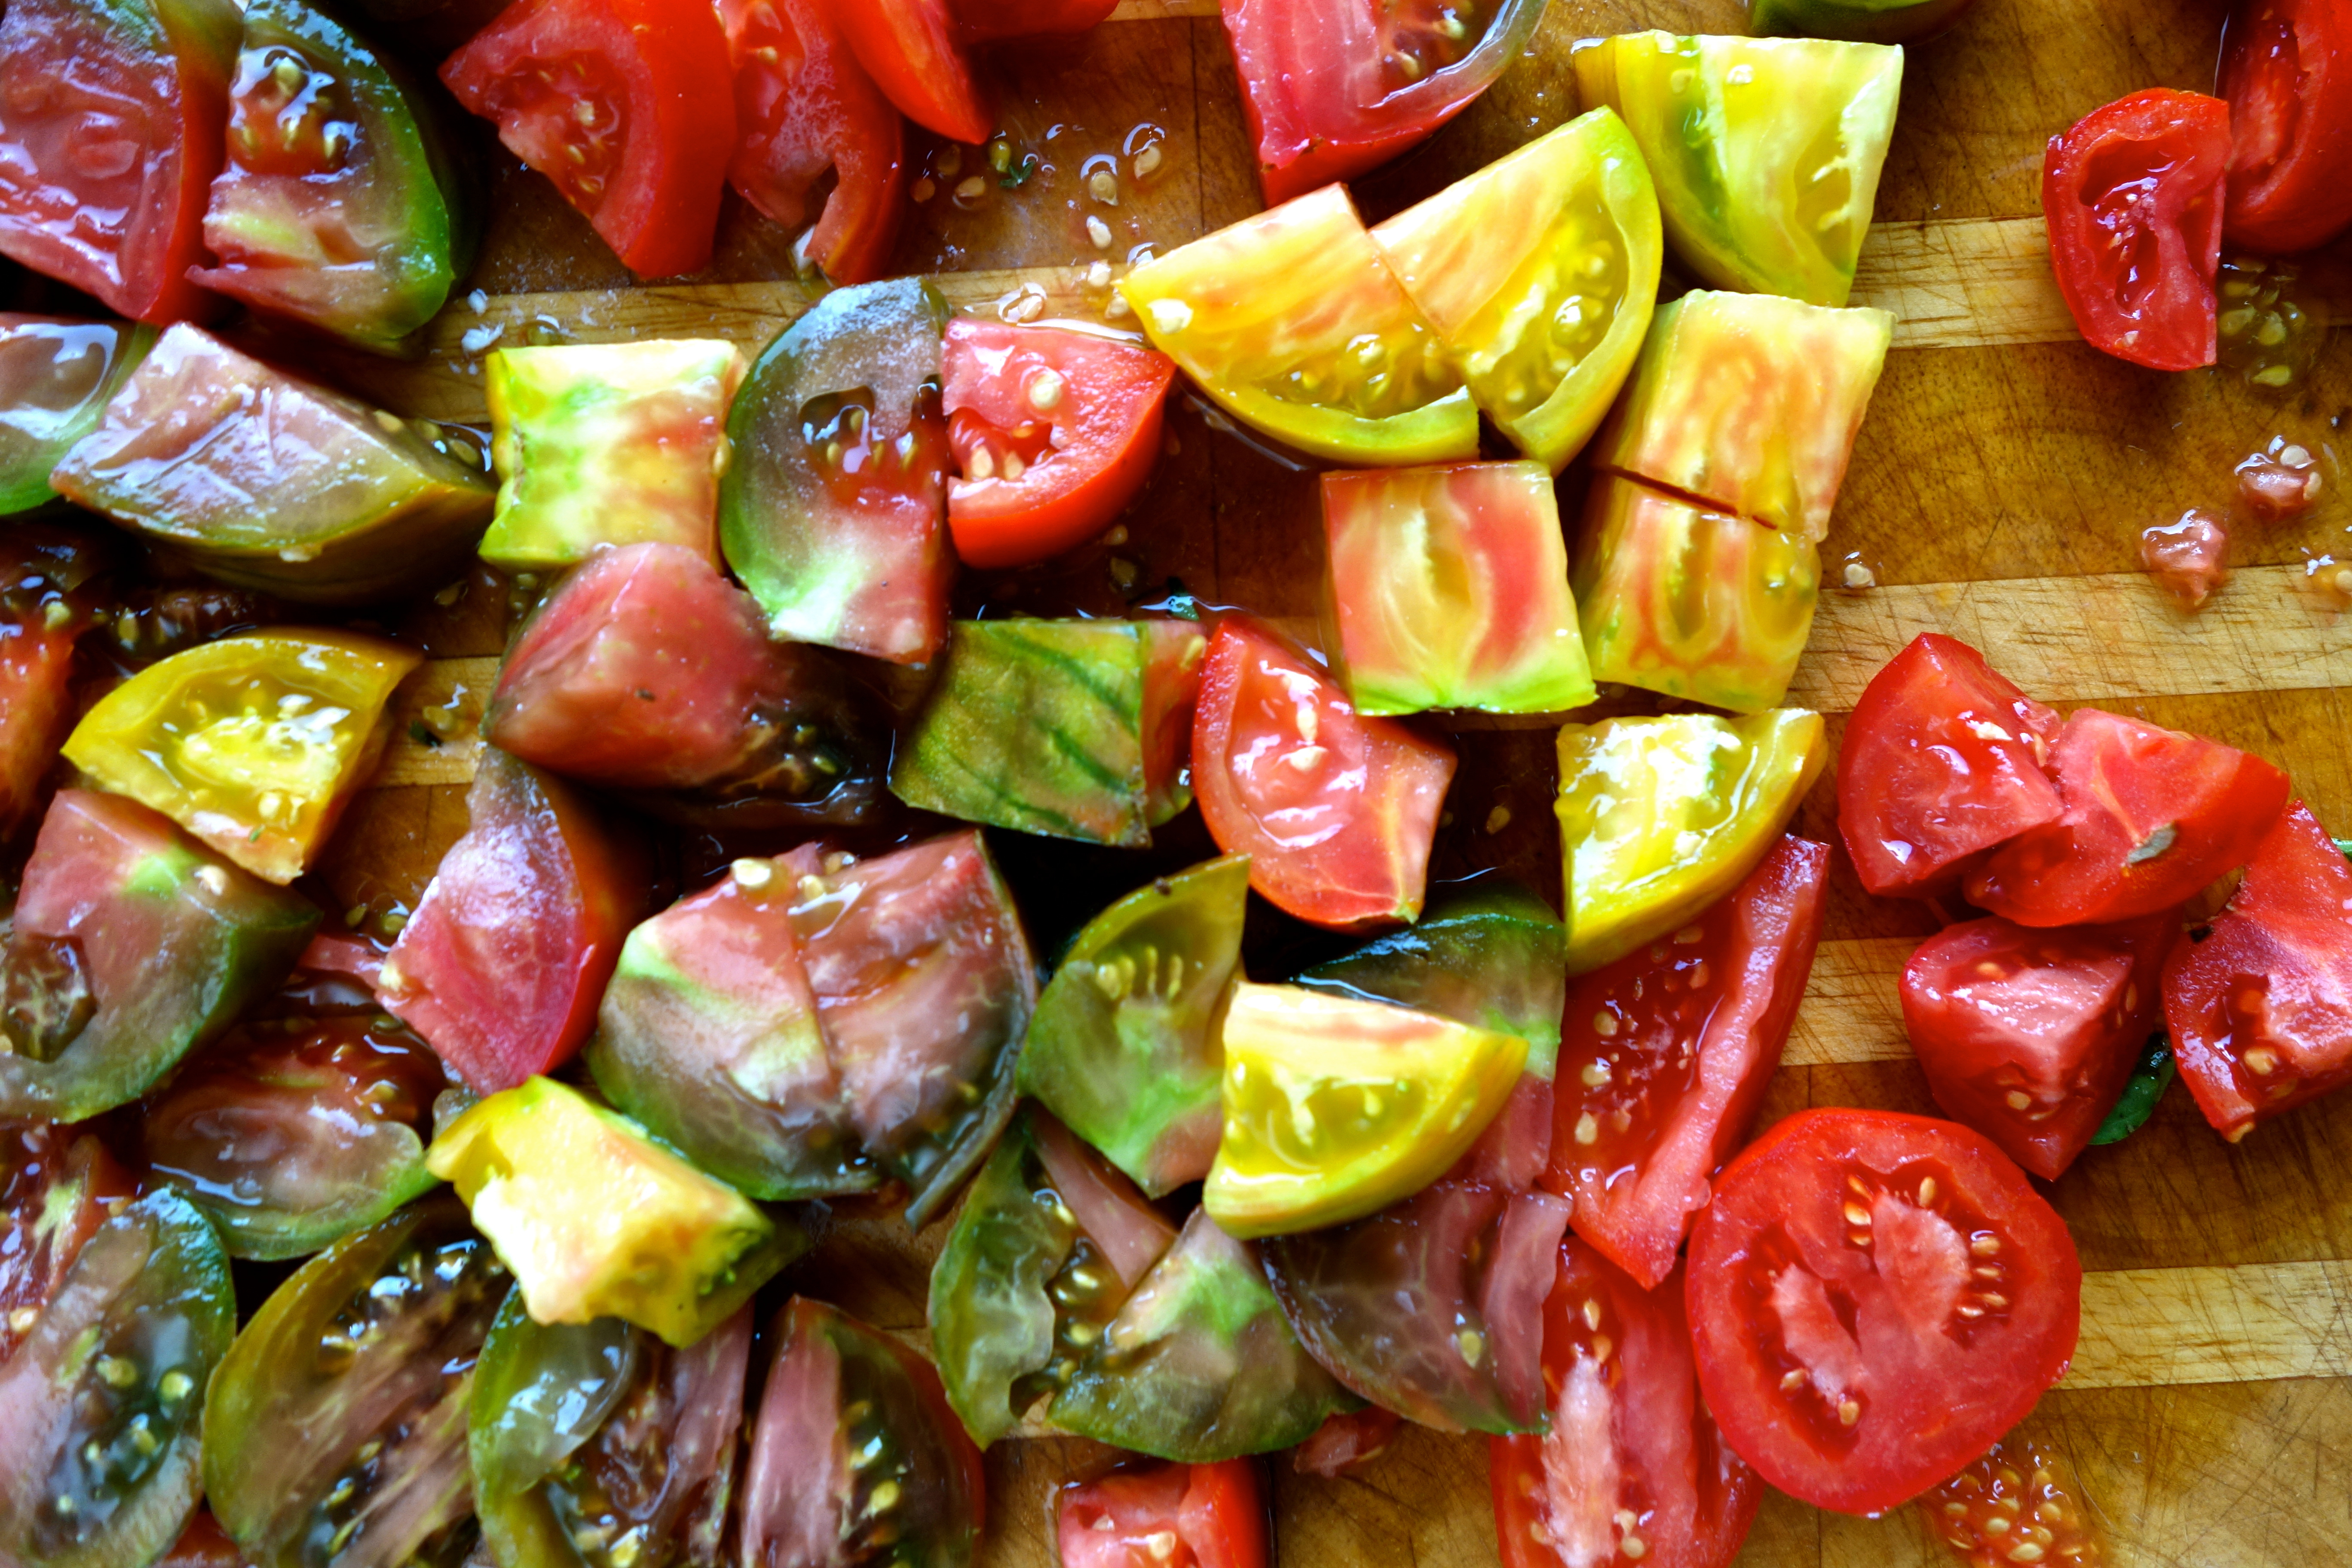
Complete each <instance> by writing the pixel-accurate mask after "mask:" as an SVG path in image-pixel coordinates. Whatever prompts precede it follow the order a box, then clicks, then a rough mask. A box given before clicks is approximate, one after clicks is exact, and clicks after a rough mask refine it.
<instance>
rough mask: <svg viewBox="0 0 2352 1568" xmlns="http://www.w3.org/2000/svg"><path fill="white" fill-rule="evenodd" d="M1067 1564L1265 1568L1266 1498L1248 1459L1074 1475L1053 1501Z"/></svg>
mask: <svg viewBox="0 0 2352 1568" xmlns="http://www.w3.org/2000/svg"><path fill="white" fill-rule="evenodd" d="M1054 1537H1055V1545H1056V1546H1057V1547H1058V1548H1059V1549H1060V1552H1061V1561H1062V1568H1265V1562H1266V1541H1265V1494H1264V1492H1263V1491H1262V1489H1260V1488H1259V1486H1258V1479H1257V1466H1256V1464H1255V1462H1254V1461H1252V1460H1249V1459H1226V1460H1223V1461H1222V1462H1220V1463H1217V1464H1213V1465H1158V1466H1153V1467H1150V1468H1144V1469H1131V1470H1113V1471H1112V1472H1111V1473H1110V1474H1108V1475H1107V1476H1100V1477H1097V1478H1096V1479H1093V1480H1091V1481H1073V1482H1071V1483H1070V1484H1069V1485H1067V1486H1066V1487H1064V1488H1063V1489H1062V1490H1061V1493H1060V1495H1059V1496H1058V1497H1056V1498H1055V1500H1054Z"/></svg>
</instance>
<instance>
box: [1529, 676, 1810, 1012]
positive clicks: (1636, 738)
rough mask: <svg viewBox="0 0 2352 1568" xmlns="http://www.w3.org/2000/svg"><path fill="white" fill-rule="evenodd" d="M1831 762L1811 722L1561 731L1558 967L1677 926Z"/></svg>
mask: <svg viewBox="0 0 2352 1568" xmlns="http://www.w3.org/2000/svg"><path fill="white" fill-rule="evenodd" d="M1828 761H1829V744H1828V742H1827V740H1826V739H1825V726H1824V725H1823V724H1822V716H1821V715H1820V714H1818V713H1809V712H1806V711H1804V710H1801V709H1794V708H1776V709H1773V710H1770V711H1769V712H1764V713H1758V714H1754V715H1751V716H1749V717H1748V718H1744V719H1718V718H1716V717H1715V716H1713V715H1711V714H1700V713H1683V714H1675V715H1674V716H1672V717H1668V718H1662V719H1607V720H1603V721H1601V722H1600V723H1598V724H1570V725H1569V726H1567V727H1566V728H1564V729H1562V730H1561V731H1560V732H1559V804H1558V805H1556V806H1555V807H1554V808H1553V809H1554V811H1555V813H1556V814H1557V815H1558V816H1559V834H1560V849H1561V856H1562V858H1563V859H1564V860H1565V862H1566V868H1565V876H1566V883H1567V893H1568V899H1567V911H1568V972H1569V973H1570V974H1582V973H1586V972H1587V971H1589V970H1593V969H1598V968H1600V967H1601V965H1602V964H1604V963H1609V962H1610V961H1612V959H1616V958H1621V957H1622V956H1624V955H1625V954H1626V953H1629V952H1633V950H1634V949H1635V948H1637V947H1640V946H1641V945H1642V944H1643V943H1644V942H1655V941H1657V940H1658V939H1659V938H1661V937H1664V936H1667V935H1669V934H1671V933H1673V932H1675V931H1679V930H1680V929H1681V928H1682V927H1683V926H1684V925H1685V924H1687V923H1688V922H1689V921H1691V919H1692V918H1693V917H1694V916H1696V914H1697V913H1698V912H1699V911H1700V910H1703V909H1705V908H1706V907H1707V906H1708V905H1709V904H1712V903H1714V902H1715V901H1716V900H1717V899H1720V898H1721V897H1723V896H1724V895H1725V894H1726V893H1727V892H1729V891H1730V890H1731V889H1733V888H1734V887H1736V886H1738V883H1739V881H1740V879H1742V878H1744V877H1746V876H1747V875H1748V872H1750V871H1752V870H1754V869H1755V868H1756V864H1757V862H1758V861H1759V860H1761V859H1763V858H1764V857H1765V855H1766V853H1767V852H1769V850H1770V849H1771V847H1772V846H1773V844H1774V843H1776V842H1777V841H1778V840H1779V838H1780V832H1781V830H1782V829H1783V828H1785V827H1787V826H1788V825H1789V819H1790V817H1791V816H1795V815H1796V811H1797V806H1798V805H1799V804H1800V803H1801V801H1802V800H1803V799H1804V795H1805V792H1806V791H1807V790H1808V789H1810V788H1811V787H1812V784H1813V781H1814V780H1815V779H1817V778H1819V777H1820V776H1821V773H1822V768H1823V766H1825V765H1826V764H1827V763H1828Z"/></svg>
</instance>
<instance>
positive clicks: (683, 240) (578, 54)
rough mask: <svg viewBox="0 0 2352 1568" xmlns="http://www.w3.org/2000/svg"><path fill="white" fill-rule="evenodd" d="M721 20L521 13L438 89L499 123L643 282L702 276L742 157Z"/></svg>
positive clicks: (548, 3)
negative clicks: (736, 160)
mask: <svg viewBox="0 0 2352 1568" xmlns="http://www.w3.org/2000/svg"><path fill="white" fill-rule="evenodd" d="M728 67H729V60H728V54H727V32H726V28H725V27H724V26H722V25H721V24H720V22H719V13H718V10H717V9H716V8H715V7H714V6H711V5H676V4H674V3H673V0H522V3H521V4H520V5H513V6H510V7H509V9H507V10H506V11H504V12H502V13H501V14H500V15H499V18H498V20H496V21H494V22H492V23H491V24H490V25H489V26H488V27H486V28H484V29H483V30H482V31H481V32H479V33H478V34H476V35H475V36H474V39H473V41H472V42H471V43H469V44H467V46H466V47H464V48H462V49H460V50H458V51H457V53H456V54H454V55H452V56H450V57H449V58H448V59H447V60H446V61H445V62H444V63H443V65H442V67H441V79H442V81H443V82H445V83H446V84H447V86H448V89H449V90H450V91H451V92H453V93H455V94H457V101H458V102H459V103H461V104H463V105H465V106H466V108H467V110H469V111H471V112H473V113H475V114H478V115H480V116H482V117H483V118H484V119H486V120H491V121H497V123H498V127H499V141H500V142H504V143H505V144H506V146H507V149H508V150H509V152H511V153H514V154H515V155H516V156H517V157H519V158H520V159H521V160H522V161H523V162H524V163H528V164H530V166H531V167H532V168H533V169H536V170H538V171H539V172H540V173H541V174H544V175H546V176H547V177H548V179H550V180H551V181H552V182H553V183H554V184H555V188H556V189H557V190H558V191H560V192H562V195H563V199H564V200H565V201H567V202H570V203H571V204H572V206H574V207H575V208H577V209H578V210H579V211H580V213H581V214H582V216H584V217H586V218H587V219H588V221H589V222H590V223H591V224H593V226H595V229H596V232H597V234H599V235H600V236H602V237H603V238H604V243H605V244H607V245H609V246H611V247H613V251H614V254H615V255H616V256H618V257H619V258H621V261H622V263H623V265H625V266H626V267H627V268H629V270H630V271H632V272H635V273H636V274H637V275H638V276H639V277H641V278H668V277H673V276H676V275H677V274H678V273H681V272H693V271H696V270H698V269H699V268H701V267H702V266H703V265H704V264H705V263H707V262H708V261H709V259H710V251H711V247H712V245H713V244H714V243H715V242H716V241H717V238H718V234H719V197H720V195H722V194H723V193H724V192H725V190H726V188H727V164H728V160H729V158H730V157H731V156H732V155H733V153H734V151H735V100H734V95H733V94H732V93H729V92H721V91H718V90H715V89H714V87H715V84H717V83H719V82H725V81H730V80H732V79H733V75H732V72H731V71H730V69H729V68H728Z"/></svg>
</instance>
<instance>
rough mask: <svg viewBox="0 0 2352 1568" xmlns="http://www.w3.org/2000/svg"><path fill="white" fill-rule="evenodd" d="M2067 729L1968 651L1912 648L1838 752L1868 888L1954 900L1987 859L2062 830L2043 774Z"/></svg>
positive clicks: (1865, 697)
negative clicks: (2053, 828)
mask: <svg viewBox="0 0 2352 1568" xmlns="http://www.w3.org/2000/svg"><path fill="white" fill-rule="evenodd" d="M2058 728H2059V719H2058V715H2057V713H2056V712H2054V711H2053V710H2051V709H2048V708H2045V707H2043V706H2042V704H2041V703H2039V702H2036V701H2035V700H2033V699H2032V698H2031V697H2028V696H2027V695H2026V694H2025V693H2024V692H2022V691H2021V690H2019V689H2017V687H2016V686H2015V685H2013V684H2012V683H2011V681H2009V680H2008V679H2005V678H2004V677H2002V676H2001V675H2000V674H1999V673H1998V672H1996V671H1995V670H1993V669H1992V668H1990V666H1988V665H1987V664H1986V663H1985V660H1984V655H1982V654H1980V653H1979V652H1977V650H1976V649H1974V648H1972V647H1969V645H1968V644H1966V643H1964V642H1959V641H1957V640H1955V639H1953V638H1951V637H1945V636H1942V635H1941V634H1939V633H1937V632H1923V633H1921V634H1920V635H1919V636H1918V637H1915V638H1913V639H1912V641H1911V642H1910V643H1908V644H1907V645H1906V646H1905V647H1904V649H1903V651H1902V652H1901V653H1898V654H1896V655H1895V657H1894V658H1891V659H1889V660H1887V662H1886V666H1885V668H1883V669H1881V670H1880V671H1879V672H1878V673H1877V674H1876V675H1874V676H1872V677H1871V678H1870V684H1869V685H1868V686H1867V687H1864V689H1863V693H1862V699H1861V700H1860V701H1858V702H1856V703H1855V704H1854V707H1853V717H1852V718H1851V719H1849V720H1847V721H1846V727H1845V744H1844V747H1843V749H1842V750H1841V751H1840V752H1838V772H1837V793H1838V832H1839V833H1840V834H1841V835H1842V836H1843V837H1844V839H1845V847H1846V853H1847V854H1848V855H1849V856H1851V857H1852V858H1853V868H1854V871H1855V872H1856V874H1857V875H1859V876H1860V877H1861V878H1862V885H1863V886H1864V887H1865V888H1867V889H1870V890H1871V891H1872V892H1874V893H1888V894H1896V895H1902V896H1907V897H1911V898H1934V897H1937V896H1938V895H1940V894H1944V893H1948V892H1952V891H1954V890H1956V889H1958V887H1959V884H1960V879H1961V878H1962V876H1963V874H1964V873H1967V872H1969V871H1973V870H1974V869H1976V868H1977V866H1978V865H1979V862H1980V860H1981V858H1982V857H1983V856H1984V855H1985V854H1986V853H1988V852H1989V851H1990V850H1992V849H1993V848H1995V847H1998V846H2000V845H2002V844H2005V843H2007V842H2009V840H2011V839H2012V838H2014V837H2017V836H2018V835H2019V834H2021V833H2023V832H2025V831H2026V830H2028V829H2029V828H2036V827H2042V826H2047V825H2049V824H2050V823H2053V822H2055V821H2057V820H2058V818H2059V817H2060V816H2063V814H2064V812H2065V809H2066V807H2065V803H2064V802H2063V800H2061V799H2060V798H2059V795H2058V786H2057V785H2056V784H2053V783H2052V782H2051V781H2050V776H2049V775H2048V774H2047V773H2044V772H2042V768H2043V765H2044V764H2045V763H2047V762H2048V761H2049V758H2050V747H2051V744H2052V743H2053V742H2055V741H2056V740H2057V739H2058Z"/></svg>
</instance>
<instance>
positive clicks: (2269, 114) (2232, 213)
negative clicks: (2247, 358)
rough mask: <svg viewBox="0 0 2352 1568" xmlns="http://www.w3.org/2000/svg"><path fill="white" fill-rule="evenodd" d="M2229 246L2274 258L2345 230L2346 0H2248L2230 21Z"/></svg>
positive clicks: (2348, 198) (2224, 80)
mask: <svg viewBox="0 0 2352 1568" xmlns="http://www.w3.org/2000/svg"><path fill="white" fill-rule="evenodd" d="M2221 96H2222V97H2223V98H2226V99H2228V100H2230V134H2231V153H2230V198H2229V205H2228V209H2227V212H2226V215H2225V219H2224V223H2223V228H2224V231H2225V232H2226V233H2227V234H2228V235H2229V237H2230V242H2231V244H2232V245H2242V246H2244V247H2246V248H2248V249H2249V250H2253V251H2258V252H2260V253H2261V254H2263V255H2264V256H2280V255H2285V254H2287V253H2290V252H2293V251H2297V250H2309V249H2311V248H2312V247H2315V246H2317V245H2321V244H2324V243H2326V241H2327V240H2330V239H2333V238H2334V237H2336V235H2338V234H2340V233H2342V232H2343V231H2344V228H2345V226H2347V224H2352V0H2254V3H2253V4H2252V5H2242V6H2241V7H2240V8H2239V9H2238V12H2237V14H2236V15H2235V16H2231V18H2230V29H2229V37H2228V38H2227V40H2226V41H2225V42H2224V43H2223V45H2222V54H2221Z"/></svg>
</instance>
